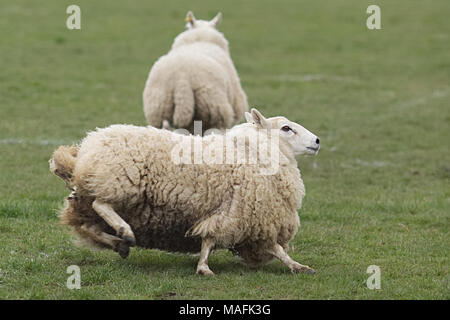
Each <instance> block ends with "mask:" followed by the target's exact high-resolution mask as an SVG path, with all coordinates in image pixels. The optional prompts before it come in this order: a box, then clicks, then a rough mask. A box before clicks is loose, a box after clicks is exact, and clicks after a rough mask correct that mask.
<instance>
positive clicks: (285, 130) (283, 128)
mask: <svg viewBox="0 0 450 320" xmlns="http://www.w3.org/2000/svg"><path fill="white" fill-rule="evenodd" d="M281 130H283V131H284V132H289V131H291V130H292V129H291V127H289V126H283V127H282V128H281Z"/></svg>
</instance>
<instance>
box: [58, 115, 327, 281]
mask: <svg viewBox="0 0 450 320" xmlns="http://www.w3.org/2000/svg"><path fill="white" fill-rule="evenodd" d="M246 118H247V121H248V122H247V123H244V124H241V125H238V126H235V127H234V128H233V129H231V130H229V131H228V132H227V133H226V134H225V135H216V134H211V135H208V136H206V137H200V136H192V135H188V136H186V135H181V134H178V133H175V132H171V131H167V130H161V129H156V128H153V127H151V126H149V127H136V126H131V125H113V126H110V127H107V128H104V129H97V130H96V131H94V132H90V133H89V134H88V135H87V137H86V138H85V139H84V140H83V141H82V143H81V145H80V146H75V147H66V146H61V147H60V148H59V149H57V150H56V151H55V152H54V154H53V157H52V159H51V160H50V169H51V171H52V172H53V173H54V174H56V175H58V176H59V177H61V178H62V179H63V180H64V181H65V182H66V183H67V185H68V186H69V188H70V189H71V190H74V191H73V192H72V194H71V196H69V198H68V199H67V200H66V203H65V207H64V209H63V211H62V213H61V219H62V221H63V223H65V224H68V225H70V226H71V227H73V228H74V229H75V231H76V233H77V234H78V235H79V236H80V237H81V238H82V239H84V240H87V241H89V242H90V243H92V244H94V245H97V246H100V247H106V248H111V249H113V250H115V251H118V252H119V254H120V255H121V256H122V257H124V258H125V257H127V256H128V254H129V247H130V246H133V245H137V246H140V247H145V248H156V249H160V250H166V251H172V252H199V251H200V260H199V262H198V266H197V273H198V274H209V275H212V274H213V273H212V271H211V270H210V269H209V267H208V256H209V254H210V252H211V250H212V249H213V248H228V249H231V250H232V251H233V252H234V253H235V254H237V255H239V256H240V257H241V258H242V259H243V260H244V262H245V263H247V264H249V265H252V266H256V265H261V264H265V263H267V262H268V261H270V260H272V259H273V258H274V257H276V258H279V259H280V260H281V261H282V262H283V263H284V264H285V265H287V266H288V267H289V268H290V269H291V271H292V272H308V273H313V272H314V271H313V270H312V269H311V268H310V267H308V266H305V265H301V264H299V263H298V262H295V261H294V260H292V259H291V258H290V257H289V255H288V254H287V252H286V250H287V248H288V243H289V241H290V240H291V239H292V238H293V237H294V235H295V234H296V232H297V230H298V228H299V226H300V220H299V216H298V212H297V210H298V209H299V208H300V207H301V203H302V198H303V196H304V194H305V189H304V185H303V182H302V179H301V176H300V171H299V169H298V168H297V161H296V159H295V156H296V155H300V154H311V155H315V154H317V152H318V150H319V139H318V138H317V136H315V135H314V134H312V133H311V132H309V131H308V130H306V129H305V128H303V127H302V126H300V125H299V124H296V123H294V122H291V121H289V120H288V119H286V118H284V117H274V118H269V119H266V118H264V117H263V116H262V115H261V113H259V112H258V111H257V110H256V109H252V112H251V114H250V113H248V112H247V113H246ZM275 138H276V139H275ZM273 139H274V140H273ZM269 140H270V141H278V144H274V146H275V147H276V149H274V152H273V153H271V154H270V155H268V154H267V153H265V152H262V151H258V152H259V153H258V161H255V162H253V163H251V162H250V161H246V159H247V158H248V159H250V157H249V155H250V154H252V152H253V151H256V150H267V149H264V148H263V149H261V148H262V147H263V146H267V145H268V144H267V143H268V141H269ZM252 141H253V142H254V141H258V144H257V145H255V144H252ZM195 145H197V146H199V145H201V146H202V150H203V151H201V152H202V153H201V154H200V156H201V159H203V162H202V163H198V164H195V163H196V162H195V160H194V161H193V162H192V160H193V159H195V158H196V157H198V155H199V154H198V153H197V154H195V152H191V151H190V150H191V147H192V146H195ZM230 146H231V149H229V147H230ZM271 146H272V145H271ZM192 150H198V149H195V148H194V149H192ZM233 150H245V151H246V152H245V153H244V154H242V153H236V154H237V155H236V156H234V155H235V152H234V151H233ZM179 151H182V153H183V156H185V155H187V157H185V158H184V159H185V160H187V161H185V162H183V161H181V160H180V158H178V156H179V155H180V153H179ZM230 151H231V153H230V154H231V155H232V156H233V157H232V158H231V162H228V161H227V162H225V161H224V159H225V158H226V159H229V158H227V157H228V155H229V152H230ZM184 152H186V154H184ZM208 152H211V154H209V153H208ZM208 154H209V155H215V157H216V158H215V159H219V160H220V159H221V160H222V162H220V161H217V162H214V161H212V162H211V161H210V162H206V160H207V159H210V160H211V159H214V157H212V158H211V157H210V158H207V156H206V155H208ZM220 156H222V158H220ZM274 161H275V162H274ZM189 163H191V164H189ZM272 163H277V164H278V166H277V167H275V169H276V170H274V171H273V172H270V173H268V172H263V171H262V170H263V169H267V168H268V166H271V165H272Z"/></svg>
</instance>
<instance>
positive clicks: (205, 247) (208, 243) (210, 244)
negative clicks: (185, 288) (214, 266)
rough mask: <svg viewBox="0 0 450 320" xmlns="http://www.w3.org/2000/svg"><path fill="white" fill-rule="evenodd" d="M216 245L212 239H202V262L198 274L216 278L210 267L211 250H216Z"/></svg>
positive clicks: (198, 266)
mask: <svg viewBox="0 0 450 320" xmlns="http://www.w3.org/2000/svg"><path fill="white" fill-rule="evenodd" d="M214 245H215V243H214V241H212V240H211V239H207V238H205V239H202V249H201V251H200V260H199V261H198V264H197V274H200V275H208V276H214V272H212V271H211V270H210V269H209V267H208V257H209V254H210V253H211V250H212V249H213V248H214Z"/></svg>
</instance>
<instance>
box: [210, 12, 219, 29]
mask: <svg viewBox="0 0 450 320" xmlns="http://www.w3.org/2000/svg"><path fill="white" fill-rule="evenodd" d="M221 20H222V12H219V13H218V14H217V16H215V17H214V18H213V19H212V20H211V21H210V22H209V24H210V25H211V26H213V27H217V25H218V24H219V22H220V21H221Z"/></svg>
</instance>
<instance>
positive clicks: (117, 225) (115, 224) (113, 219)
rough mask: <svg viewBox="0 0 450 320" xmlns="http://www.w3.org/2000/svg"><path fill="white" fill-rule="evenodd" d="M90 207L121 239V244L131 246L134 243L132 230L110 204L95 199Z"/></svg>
mask: <svg viewBox="0 0 450 320" xmlns="http://www.w3.org/2000/svg"><path fill="white" fill-rule="evenodd" d="M92 208H93V209H94V210H95V211H96V212H97V214H98V215H99V216H100V217H101V218H102V219H103V220H105V222H106V223H107V224H108V225H110V226H111V227H112V228H113V229H114V230H115V231H116V232H117V235H118V236H119V237H120V238H122V239H123V242H122V245H123V246H128V247H130V246H131V247H132V246H134V245H135V244H136V238H135V237H134V233H133V231H131V227H130V225H129V224H128V223H126V222H125V221H124V220H123V219H122V218H121V217H120V216H119V215H118V214H117V213H116V212H115V211H114V209H113V208H112V206H111V205H110V204H108V203H106V202H103V201H99V200H98V199H96V200H95V201H94V202H93V203H92Z"/></svg>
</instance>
